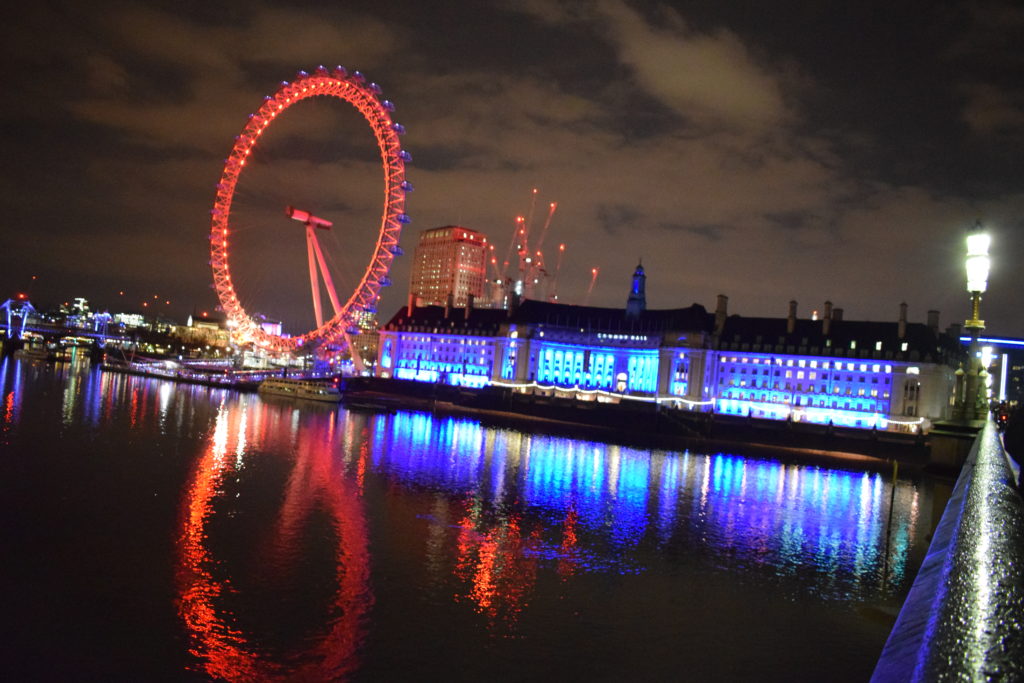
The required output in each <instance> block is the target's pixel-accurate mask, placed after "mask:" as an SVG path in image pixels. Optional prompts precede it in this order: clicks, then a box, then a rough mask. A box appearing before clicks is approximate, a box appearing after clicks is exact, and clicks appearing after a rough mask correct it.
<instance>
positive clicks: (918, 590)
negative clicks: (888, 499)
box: [871, 421, 1024, 683]
mask: <svg viewBox="0 0 1024 683" xmlns="http://www.w3.org/2000/svg"><path fill="white" fill-rule="evenodd" d="M1012 476H1013V475H1012V471H1011V467H1010V464H1009V463H1008V462H1007V458H1006V455H1005V453H1004V452H1003V447H1002V443H1001V441H1000V439H999V434H998V432H997V431H996V428H995V425H994V424H993V423H992V422H991V421H989V422H988V423H987V424H986V425H985V427H984V429H983V430H982V431H981V433H980V434H979V435H978V438H977V439H976V440H975V442H974V446H973V448H972V450H971V453H970V455H969V456H968V459H967V462H966V463H965V464H964V467H963V469H962V470H961V472H960V476H959V478H958V479H957V482H956V486H955V488H954V490H953V495H952V497H951V498H950V500H949V503H948V504H947V505H946V510H945V512H944V513H943V515H942V519H941V520H940V521H939V525H938V527H937V528H936V530H935V535H934V537H933V538H932V542H931V545H930V546H929V548H928V554H927V556H926V557H925V560H924V562H923V563H922V565H921V569H920V571H919V572H918V574H917V578H916V579H915V580H914V585H913V586H912V587H911V589H910V593H909V594H908V595H907V599H906V602H905V603H904V604H903V608H902V609H901V610H900V614H899V617H898V618H897V620H896V624H895V626H894V627H893V630H892V633H890V635H889V639H888V641H887V642H886V644H885V648H884V649H883V651H882V655H881V657H880V659H879V661H878V664H877V666H876V667H875V671H874V674H873V675H872V677H871V680H872V682H874V683H888V682H890V681H901V682H903V681H980V680H984V681H1021V680H1024V501H1022V499H1021V495H1020V494H1019V493H1018V492H1017V491H1016V490H1015V489H1014V487H1013V478H1012Z"/></svg>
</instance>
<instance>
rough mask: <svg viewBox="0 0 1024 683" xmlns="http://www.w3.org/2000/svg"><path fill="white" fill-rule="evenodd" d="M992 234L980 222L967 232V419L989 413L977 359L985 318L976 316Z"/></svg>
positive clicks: (986, 268) (973, 418)
mask: <svg viewBox="0 0 1024 683" xmlns="http://www.w3.org/2000/svg"><path fill="white" fill-rule="evenodd" d="M991 243H992V237H991V236H990V235H989V234H988V233H987V232H986V231H985V230H984V229H983V228H982V227H981V221H978V222H977V223H975V224H974V229H972V230H971V231H970V232H969V233H967V261H966V264H965V265H966V269H967V291H968V292H970V294H971V318H970V320H966V321H964V329H965V330H966V331H967V333H968V334H969V335H970V337H971V345H970V361H969V363H970V364H969V366H968V368H967V372H966V373H965V374H966V380H967V386H966V391H965V392H964V394H965V395H964V401H963V417H964V418H966V419H968V420H983V419H985V416H986V415H987V413H988V406H987V405H986V401H985V396H984V394H983V393H982V392H981V387H982V386H983V379H984V378H983V377H982V373H983V372H985V368H983V367H981V361H980V360H979V359H978V336H979V335H980V334H981V331H982V330H984V329H985V321H984V320H981V319H980V318H979V313H980V311H979V307H980V305H981V295H982V293H984V291H985V290H986V289H987V288H988V272H989V268H990V266H991V261H990V260H989V257H988V248H989V245H990V244H991Z"/></svg>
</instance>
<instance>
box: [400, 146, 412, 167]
mask: <svg viewBox="0 0 1024 683" xmlns="http://www.w3.org/2000/svg"><path fill="white" fill-rule="evenodd" d="M398 158H399V159H401V160H402V161H404V162H405V163H407V164H411V163H412V155H411V154H409V153H408V152H406V151H405V150H404V149H403V150H402V151H401V152H399V153H398Z"/></svg>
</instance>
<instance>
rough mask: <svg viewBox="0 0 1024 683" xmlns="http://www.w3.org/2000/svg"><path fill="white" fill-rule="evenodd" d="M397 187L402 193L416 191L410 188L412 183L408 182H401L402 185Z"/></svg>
mask: <svg viewBox="0 0 1024 683" xmlns="http://www.w3.org/2000/svg"><path fill="white" fill-rule="evenodd" d="M399 187H400V188H402V191H403V192H412V191H413V190H415V189H416V188H415V187H413V186H412V183H410V182H409V181H408V180H403V181H402V184H401V185H399Z"/></svg>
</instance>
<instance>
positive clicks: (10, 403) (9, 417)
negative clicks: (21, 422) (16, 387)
mask: <svg viewBox="0 0 1024 683" xmlns="http://www.w3.org/2000/svg"><path fill="white" fill-rule="evenodd" d="M13 421H14V392H13V391H12V392H11V393H9V394H7V398H6V399H5V400H4V422H6V423H7V424H11V423H12V422H13Z"/></svg>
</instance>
